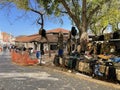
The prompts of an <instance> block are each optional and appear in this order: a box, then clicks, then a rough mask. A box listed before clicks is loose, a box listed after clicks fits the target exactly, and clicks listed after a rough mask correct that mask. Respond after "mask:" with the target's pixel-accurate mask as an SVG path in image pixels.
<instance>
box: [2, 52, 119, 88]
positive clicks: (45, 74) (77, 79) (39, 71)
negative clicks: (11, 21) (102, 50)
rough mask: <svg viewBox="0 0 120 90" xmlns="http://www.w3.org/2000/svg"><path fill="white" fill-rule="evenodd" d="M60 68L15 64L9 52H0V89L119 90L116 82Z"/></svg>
mask: <svg viewBox="0 0 120 90" xmlns="http://www.w3.org/2000/svg"><path fill="white" fill-rule="evenodd" d="M49 64H50V63H49ZM61 70H62V69H61V68H59V67H55V66H51V67H50V66H49V65H47V63H46V65H42V66H20V65H16V64H14V63H12V62H11V59H10V55H9V52H2V53H1V52H0V90H120V86H119V85H118V84H112V83H108V82H103V81H99V80H94V79H92V78H91V77H88V76H85V75H82V74H79V73H75V74H73V73H69V72H64V71H61Z"/></svg>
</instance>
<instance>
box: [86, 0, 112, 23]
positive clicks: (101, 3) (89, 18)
mask: <svg viewBox="0 0 120 90" xmlns="http://www.w3.org/2000/svg"><path fill="white" fill-rule="evenodd" d="M109 1H110V0H105V1H104V2H103V1H101V2H100V4H99V5H97V6H96V7H95V8H94V9H93V10H92V11H91V12H90V14H89V16H88V18H87V21H88V23H89V22H90V20H91V18H92V17H93V15H94V14H95V12H96V11H98V10H100V8H101V6H102V5H103V4H104V3H107V2H109Z"/></svg>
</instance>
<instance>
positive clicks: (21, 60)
mask: <svg viewBox="0 0 120 90" xmlns="http://www.w3.org/2000/svg"><path fill="white" fill-rule="evenodd" d="M11 59H12V62H15V63H17V64H20V65H35V64H37V63H38V59H37V58H36V59H31V58H30V56H29V53H28V52H23V54H22V53H17V52H15V51H14V50H12V51H11Z"/></svg>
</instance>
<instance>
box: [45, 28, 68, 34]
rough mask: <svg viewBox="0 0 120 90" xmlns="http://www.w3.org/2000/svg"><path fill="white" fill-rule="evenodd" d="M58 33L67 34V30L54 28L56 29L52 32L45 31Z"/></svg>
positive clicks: (49, 31) (50, 31)
mask: <svg viewBox="0 0 120 90" xmlns="http://www.w3.org/2000/svg"><path fill="white" fill-rule="evenodd" d="M59 32H62V33H69V31H68V30H66V29H63V28H56V29H52V30H48V31H47V33H59Z"/></svg>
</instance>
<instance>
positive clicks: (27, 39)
mask: <svg viewBox="0 0 120 90" xmlns="http://www.w3.org/2000/svg"><path fill="white" fill-rule="evenodd" d="M39 37H40V35H38V34H36V35H30V36H21V37H17V38H16V39H15V42H32V41H33V40H34V39H36V38H39Z"/></svg>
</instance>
